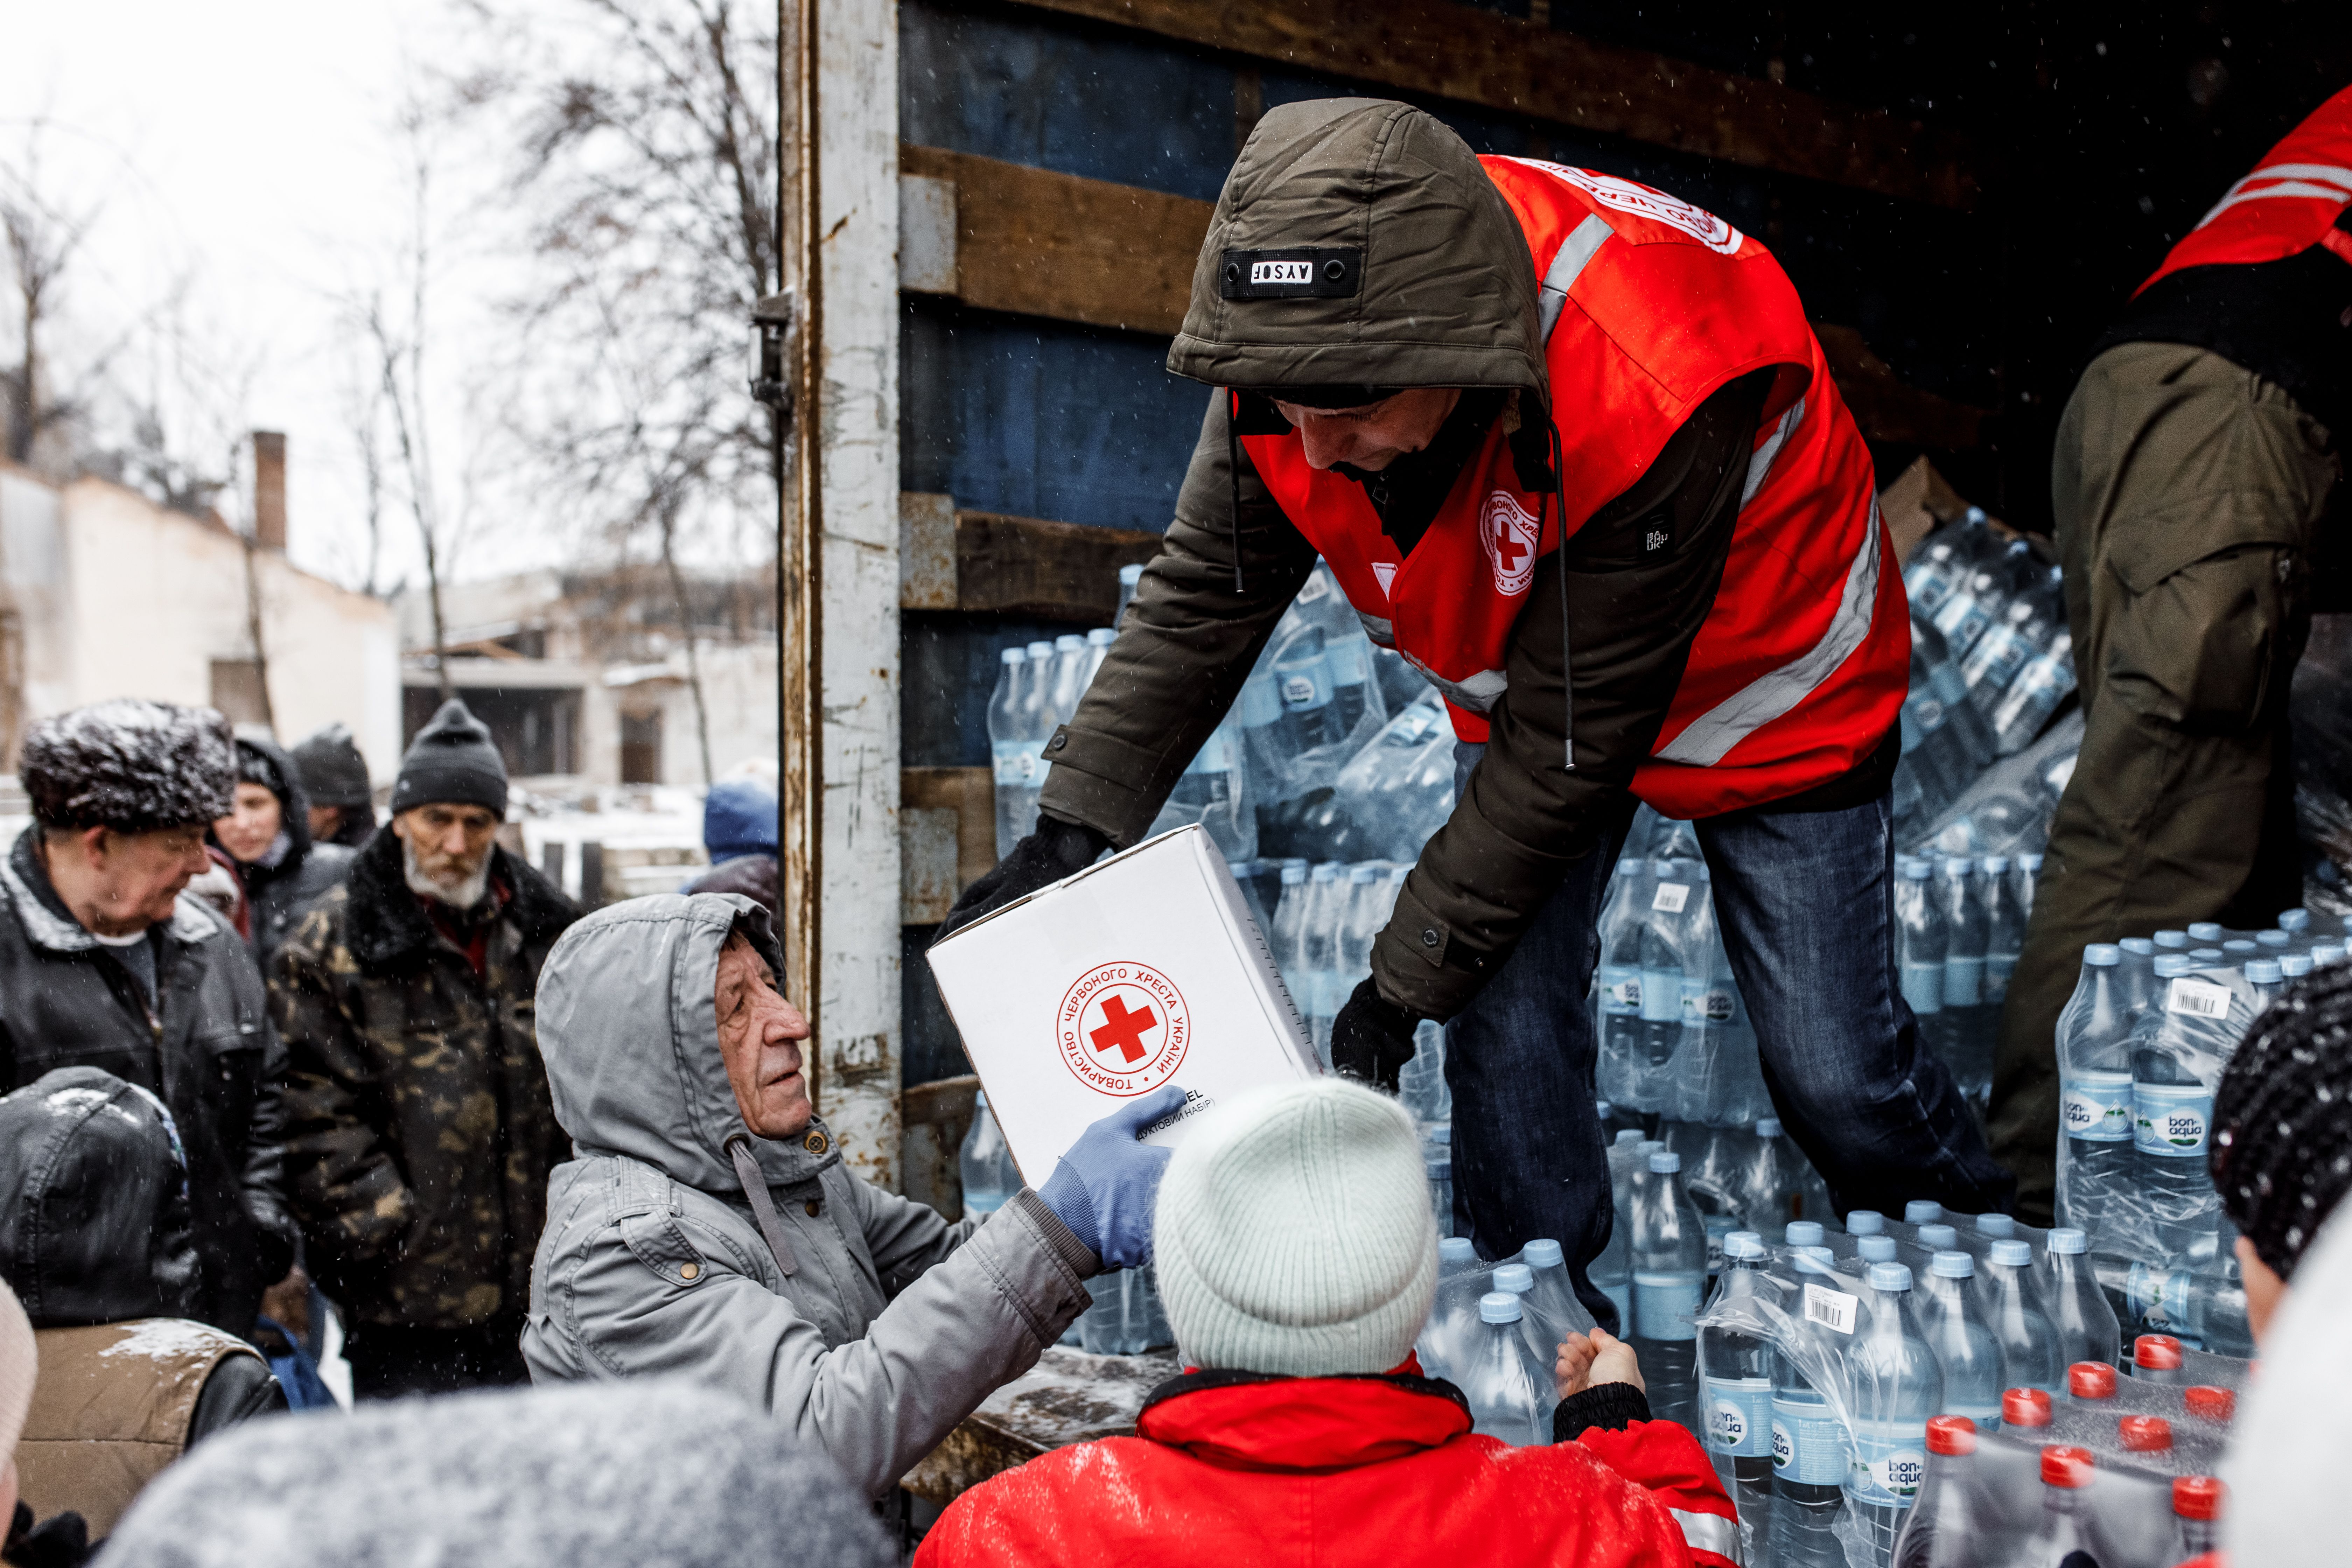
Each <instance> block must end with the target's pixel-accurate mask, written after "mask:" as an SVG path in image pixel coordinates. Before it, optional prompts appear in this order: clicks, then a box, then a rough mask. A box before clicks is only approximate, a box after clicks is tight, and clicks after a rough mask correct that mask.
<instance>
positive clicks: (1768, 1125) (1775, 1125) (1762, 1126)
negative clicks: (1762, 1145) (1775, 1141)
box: [1756, 1116, 1780, 1138]
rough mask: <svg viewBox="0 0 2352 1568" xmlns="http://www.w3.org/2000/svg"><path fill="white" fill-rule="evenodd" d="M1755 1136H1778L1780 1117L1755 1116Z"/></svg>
mask: <svg viewBox="0 0 2352 1568" xmlns="http://www.w3.org/2000/svg"><path fill="white" fill-rule="evenodd" d="M1756 1136H1758V1137H1759V1138H1778V1137H1779V1136H1780V1118H1779V1117H1777V1116H1762V1117H1759V1118H1757V1121H1756Z"/></svg>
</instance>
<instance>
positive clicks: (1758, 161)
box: [1020, 0, 1977, 210]
mask: <svg viewBox="0 0 2352 1568" xmlns="http://www.w3.org/2000/svg"><path fill="white" fill-rule="evenodd" d="M1020 3H1021V4H1024V5H1029V6H1031V7H1033V8H1034V9H1037V10H1041V11H1052V12H1055V13H1058V14H1060V15H1062V16H1082V17H1086V18H1087V19H1089V20H1092V21H1097V22H1108V23H1111V24H1113V25H1115V26H1124V27H1133V28H1136V29H1138V30H1139V31H1141V32H1146V33H1152V34H1156V35H1158V36H1159V37H1164V38H1175V39H1178V40H1180V41H1181V42H1183V43H1188V44H1197V45H1201V46H1203V47H1208V48H1213V49H1223V50H1226V51H1228V52H1230V53H1233V54H1237V55H1245V56H1249V57H1251V58H1255V59H1263V60H1276V61H1279V62H1281V63H1282V64H1284V65H1286V66H1290V67H1293V68H1298V69H1302V70H1313V71H1323V72H1328V73H1330V74H1332V75H1334V76H1342V77H1347V78H1349V79H1353V80H1356V81H1360V82H1368V83H1372V84H1375V85H1378V86H1381V87H1388V88H1393V89H1398V90H1400V91H1402V92H1409V93H1416V94H1426V95H1428V96H1430V97H1433V98H1444V99H1451V100H1454V101H1455V102H1457V103H1470V104H1476V105H1479V106H1480V107H1482V108H1486V109H1499V110H1506V111H1507V112H1510V113H1514V114H1523V115H1528V116H1530V117H1532V118H1535V119H1538V120H1546V121H1552V122H1553V123H1555V124H1559V125H1570V126H1574V127H1576V128H1577V129H1579V130H1582V131H1598V132H1606V133H1608V134H1610V135H1612V136H1623V137H1627V138H1629V139H1631V140H1633V141H1635V142H1649V143H1651V144H1653V145H1654V146H1659V147H1671V148H1673V149H1675V151H1677V152H1681V153H1693V154H1696V155H1697V156H1699V157H1704V158H1720V159H1722V160H1724V161H1725V162H1727V163H1742V164H1746V165H1747V166H1748V167H1750V168H1758V169H1771V170H1774V171H1777V172H1779V173H1780V174H1796V175H1801V176H1802V177H1804V178H1807V179H1814V180H1824V181H1827V182H1829V183H1831V184H1840V185H1850V186H1853V187H1856V188H1858V189H1861V190H1866V191H1874V192H1877V193H1879V194H1880V195H1889V196H1900V197H1904V198H1906V199H1908V200H1911V201H1917V202H1927V203H1932V204H1934V205H1937V206H1947V207H1957V208H1960V209H1962V210H1965V209H1967V208H1969V206H1971V205H1974V203H1975V200H1976V196H1977V178H1976V175H1975V174H1974V172H1973V170H1972V169H1971V167H1970V164H1971V163H1972V161H1973V158H1974V152H1973V149H1972V148H1971V146H1970V144H1969V141H1968V139H1967V138H1965V137H1963V136H1960V135H1958V133H1956V132H1949V131H1944V130H1939V129H1937V128H1935V127H1932V126H1928V125H1925V124H1923V123H1921V122H1919V121H1912V120H1898V119H1896V118H1895V116H1893V115H1891V114H1887V113H1885V112H1884V111H1883V110H1874V109H1858V108H1855V107H1853V106H1852V105H1848V104H1842V103H1835V102H1832V101H1831V100H1828V99H1825V98H1822V97H1819V96H1817V95H1815V94H1813V93H1810V92H1805V91H1802V90H1801V89H1796V88H1792V87H1784V86H1782V85H1780V83H1777V82H1770V81H1759V80H1758V79H1756V78H1754V77H1743V76H1734V75H1731V74H1729V73H1727V72H1724V71H1717V70H1709V69H1707V68H1705V67H1702V66H1696V65H1693V64H1691V63H1690V62H1688V61H1686V60H1677V59H1674V58H1669V57H1667V56H1664V55H1656V54H1651V53H1649V52H1647V51H1645V50H1642V49H1629V48H1621V47H1618V46H1616V45H1613V44H1603V43H1597V42H1595V41H1593V40H1592V39H1590V38H1584V37H1578V36H1576V35H1575V34H1572V33H1561V32H1555V31H1553V30H1552V29H1550V28H1549V27H1537V26H1528V24H1527V23H1525V22H1522V21H1518V20H1517V19H1515V18H1512V17H1508V16H1496V15H1495V14H1493V13H1491V12H1486V11H1480V10H1474V9H1473V8H1471V7H1470V6H1468V5H1456V4H1452V3H1450V0H1381V4H1378V5H1363V4H1360V3H1356V4H1350V3H1349V0H1020Z"/></svg>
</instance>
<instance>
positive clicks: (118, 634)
mask: <svg viewBox="0 0 2352 1568" xmlns="http://www.w3.org/2000/svg"><path fill="white" fill-rule="evenodd" d="M256 448H257V457H258V458H259V459H260V460H259V461H258V463H257V476H258V479H259V482H258V484H257V504H256V508H255V510H256V514H257V520H258V521H257V530H256V536H257V546H256V548H255V549H253V550H252V551H251V552H250V561H251V569H252V574H253V575H252V578H251V580H250V587H251V589H252V590H253V591H254V592H255V593H256V594H257V598H258V607H259V611H260V614H259V616H258V619H259V622H260V626H261V648H260V650H259V657H257V651H256V649H255V647H254V638H253V635H252V625H253V618H254V617H253V616H252V615H251V611H252V609H253V607H254V605H253V603H252V601H251V600H250V599H249V597H248V586H249V584H248V578H247V561H248V552H247V546H246V542H245V541H244V540H243V539H241V538H240V537H239V536H238V535H237V534H236V533H235V532H234V531H231V530H230V529H229V528H227V527H226V525H225V524H223V523H222V522H221V521H219V520H218V519H216V518H196V517H192V516H189V515H188V514H186V513H184V512H177V511H171V510H165V509H164V508H163V507H159V506H157V505H156V504H155V503H154V502H152V501H151V500H148V499H147V498H146V497H144V496H142V495H140V494H139V493H138V492H136V491H134V490H130V489H124V488H123V487H121V486H120V485H116V484H111V483H109V482H108V481H106V480H103V479H76V480H74V481H72V482H71V483H69V484H66V485H63V486H58V485H54V484H51V483H50V482H48V481H47V480H46V479H41V478H40V477H38V476H37V475H35V474H33V473H32V472H30V471H28V470H26V469H24V468H16V467H14V466H12V465H9V464H6V463H5V462H0V745H5V754H6V759H7V763H8V765H11V766H13V765H14V761H15V755H16V742H17V740H18V739H19V738H20V737H21V736H22V734H23V733H24V730H25V727H26V725H27V724H29V723H30V722H32V721H35V720H37V719H41V718H44V717H47V715H49V714H52V713H58V712H62V711H63V710H67V709H69V708H77V707H79V706H81V705H82V704H84V703H87V702H96V701H100V700H104V699H107V698H112V697H149V698H155V699H158V700H163V701H168V702H185V703H201V704H209V705H211V706H213V707H215V708H219V709H220V710H223V711H224V712H226V713H227V714H228V716H229V717H230V718H231V719H233V720H236V721H240V722H246V721H261V720H262V719H263V718H264V716H265V709H264V702H263V684H262V682H263V679H264V676H265V674H266V677H267V695H268V707H267V712H268V716H269V717H270V718H272V719H274V721H275V725H276V729H277V732H278V737H279V739H281V740H283V741H285V742H289V743H291V742H295V741H298V740H299V739H301V738H302V737H303V736H305V735H307V734H309V733H310V732H311V731H314V730H316V729H318V728H319V727H320V726H321V725H323V724H326V723H329V722H331V721H336V720H340V721H342V722H343V723H345V724H347V725H349V726H350V727H351V731H352V737H353V739H355V740H356V741H357V742H359V746H360V749H361V750H362V752H365V753H366V755H367V759H368V765H369V768H370V770H371V771H372V772H373V773H374V774H375V776H376V778H377V780H378V782H379V783H389V782H390V780H391V778H392V775H393V773H394V772H395V771H396V770H397V768H398V766H399V762H400V752H401V746H402V743H403V742H404V740H405V739H406V736H405V734H404V732H403V731H402V729H401V722H400V721H401V712H400V644H399V637H398V633H397V630H396V627H395V625H394V616H393V613H392V610H391V608H390V606H388V605H384V604H383V603H382V602H381V601H378V600H375V599H372V598H369V597H368V596H366V595H362V594H354V593H352V592H351V591H350V590H348V589H345V588H341V587H338V586H336V585H335V584H332V583H330V582H328V581H326V580H325V579H324V578H321V577H316V576H313V575H311V574H310V573H308V572H304V571H302V570H300V569H299V568H298V567H296V566H294V565H292V564H290V563H289V562H288V561H287V559H286V551H285V542H286V511H285V484H284V472H285V468H284V463H285V446H284V442H283V440H282V439H276V438H272V437H257V441H256Z"/></svg>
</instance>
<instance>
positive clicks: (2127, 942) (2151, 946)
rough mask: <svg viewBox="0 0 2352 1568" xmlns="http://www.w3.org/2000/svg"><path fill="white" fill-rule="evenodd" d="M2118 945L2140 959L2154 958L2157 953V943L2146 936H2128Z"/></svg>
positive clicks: (2117, 944)
mask: <svg viewBox="0 0 2352 1568" xmlns="http://www.w3.org/2000/svg"><path fill="white" fill-rule="evenodd" d="M2116 946H2117V947H2120V948H2122V949H2123V950H2124V951H2125V952H2128V953H2131V954H2133V955H2135V956H2137V957H2139V958H2149V957H2153V956H2154V955H2155V953H2156V943H2154V942H2150V941H2148V940H2147V938H2146V937H2144V936H2127V937H2126V938H2124V939H2123V941H2121V942H2117V943H2116Z"/></svg>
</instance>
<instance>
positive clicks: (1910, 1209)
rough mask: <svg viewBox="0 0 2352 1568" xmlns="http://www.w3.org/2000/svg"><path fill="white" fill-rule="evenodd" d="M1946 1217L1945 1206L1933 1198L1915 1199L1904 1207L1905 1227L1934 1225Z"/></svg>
mask: <svg viewBox="0 0 2352 1568" xmlns="http://www.w3.org/2000/svg"><path fill="white" fill-rule="evenodd" d="M1943 1217H1944V1205H1941V1204H1939V1203H1937V1201H1936V1200H1935V1199H1933V1198H1913V1199H1912V1200H1911V1201H1910V1202H1909V1203H1907V1204H1905V1205H1903V1223H1904V1224H1905V1225H1933V1224H1935V1223H1936V1222H1937V1220H1939V1219H1941V1218H1943Z"/></svg>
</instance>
